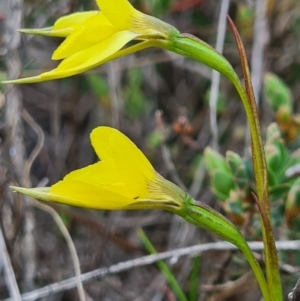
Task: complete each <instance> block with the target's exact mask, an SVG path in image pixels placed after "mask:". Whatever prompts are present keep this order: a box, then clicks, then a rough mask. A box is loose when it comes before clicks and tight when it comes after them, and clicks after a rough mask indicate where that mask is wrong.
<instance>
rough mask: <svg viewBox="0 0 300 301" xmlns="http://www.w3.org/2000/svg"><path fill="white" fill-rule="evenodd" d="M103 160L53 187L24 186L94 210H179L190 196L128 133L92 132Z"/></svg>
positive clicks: (45, 198) (25, 190)
mask: <svg viewBox="0 0 300 301" xmlns="http://www.w3.org/2000/svg"><path fill="white" fill-rule="evenodd" d="M91 142H92V145H93V147H94V149H95V151H96V153H97V155H98V156H99V158H100V160H101V161H99V162H97V163H95V164H93V165H90V166H87V167H85V168H82V169H79V170H75V171H73V172H71V173H70V174H68V175H67V176H66V177H65V178H64V179H63V180H62V181H60V182H58V183H56V184H54V185H53V186H51V187H44V188H42V187H38V188H22V187H15V186H13V187H12V189H13V190H14V191H18V192H21V193H23V194H26V195H29V196H31V197H34V198H36V199H39V200H43V201H52V202H59V203H63V204H67V205H73V206H79V207H87V208H93V209H107V210H117V209H165V210H169V211H173V212H176V211H178V210H180V209H181V207H182V206H183V203H184V201H186V200H189V199H190V197H189V196H188V195H187V194H186V193H185V192H183V191H182V190H181V189H180V188H179V187H177V186H176V185H175V184H173V183H171V182H169V181H168V180H166V179H164V178H163V177H162V176H161V175H159V174H158V173H157V172H156V171H155V170H154V168H153V167H152V165H151V164H150V162H149V161H148V160H147V158H146V157H145V156H144V155H143V153H142V152H141V151H140V150H139V149H138V148H137V147H136V146H135V144H134V143H133V142H132V141H130V140H129V139H128V138H127V137H126V136H125V135H123V134H122V133H121V132H119V131H118V130H116V129H113V128H110V127H103V126H102V127H98V128H96V129H94V130H93V131H92V133H91Z"/></svg>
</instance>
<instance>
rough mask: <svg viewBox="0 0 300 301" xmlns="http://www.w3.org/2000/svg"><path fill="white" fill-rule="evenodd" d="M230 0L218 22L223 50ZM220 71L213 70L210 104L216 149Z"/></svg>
mask: <svg viewBox="0 0 300 301" xmlns="http://www.w3.org/2000/svg"><path fill="white" fill-rule="evenodd" d="M229 4H230V0H222V2H221V9H220V15H219V22H218V31H217V42H216V50H217V51H218V52H220V53H222V52H223V48H224V39H225V33H226V23H227V22H226V16H227V13H228V9H229ZM219 86H220V73H219V72H218V71H216V70H213V71H212V80H211V93H210V98H209V106H210V129H211V133H212V147H213V149H215V150H218V149H219V143H218V140H219V139H218V136H219V134H218V124H217V99H218V95H219Z"/></svg>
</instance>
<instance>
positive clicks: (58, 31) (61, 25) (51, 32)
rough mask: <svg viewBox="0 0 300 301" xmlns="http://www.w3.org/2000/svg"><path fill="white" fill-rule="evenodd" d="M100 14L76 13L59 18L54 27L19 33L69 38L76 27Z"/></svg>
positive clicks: (30, 29) (32, 29) (26, 29)
mask: <svg viewBox="0 0 300 301" xmlns="http://www.w3.org/2000/svg"><path fill="white" fill-rule="evenodd" d="M97 14H99V11H89V12H81V13H74V14H71V15H68V16H64V17H61V18H59V19H58V20H57V21H56V22H55V24H54V26H53V27H45V28H22V29H19V30H18V31H19V32H21V33H27V34H34V35H41V36H48V37H62V38H64V37H67V36H68V35H69V34H71V33H72V32H73V31H74V29H75V28H76V27H79V26H80V24H81V23H82V22H84V21H86V20H87V19H88V18H90V17H93V16H95V15H97Z"/></svg>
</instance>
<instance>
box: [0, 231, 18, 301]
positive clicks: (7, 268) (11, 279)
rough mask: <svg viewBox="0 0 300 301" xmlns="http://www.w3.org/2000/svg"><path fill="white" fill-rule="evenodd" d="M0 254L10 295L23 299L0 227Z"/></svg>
mask: <svg viewBox="0 0 300 301" xmlns="http://www.w3.org/2000/svg"><path fill="white" fill-rule="evenodd" d="M0 256H1V258H2V263H3V266H4V272H5V275H6V277H5V282H6V285H7V287H8V290H9V293H10V296H11V297H12V298H13V300H14V301H21V300H22V298H21V294H20V291H19V288H18V284H17V281H16V276H15V273H14V270H13V267H12V265H11V262H10V258H9V254H8V252H7V248H6V245H5V240H4V237H3V232H2V229H1V228H0Z"/></svg>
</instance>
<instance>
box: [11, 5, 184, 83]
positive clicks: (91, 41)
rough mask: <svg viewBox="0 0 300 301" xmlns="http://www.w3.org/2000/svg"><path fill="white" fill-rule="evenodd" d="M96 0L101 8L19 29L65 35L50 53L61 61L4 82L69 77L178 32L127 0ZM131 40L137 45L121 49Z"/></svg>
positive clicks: (47, 34)
mask: <svg viewBox="0 0 300 301" xmlns="http://www.w3.org/2000/svg"><path fill="white" fill-rule="evenodd" d="M96 1H97V4H98V6H99V8H100V9H101V11H89V12H81V13H74V14H71V15H68V16H65V17H62V18H60V19H58V20H57V21H56V23H55V24H54V26H53V27H47V28H43V29H21V30H20V32H22V33H30V34H37V35H44V36H51V37H64V38H65V40H64V41H63V42H62V44H61V45H60V46H59V47H58V48H57V49H56V50H55V51H54V53H53V56H52V59H53V60H62V62H61V63H60V64H59V65H58V67H57V68H55V69H54V70H51V71H49V72H45V73H42V74H40V75H38V76H34V77H28V78H22V79H17V80H10V81H6V82H5V83H13V84H23V83H34V82H42V81H47V80H52V79H58V78H63V77H68V76H72V75H75V74H79V73H82V72H85V71H87V70H89V69H91V68H94V67H96V66H99V65H101V64H103V63H105V62H107V61H110V60H112V59H115V58H118V57H121V56H124V55H127V54H130V53H133V52H136V51H138V50H141V49H145V48H149V47H154V46H158V45H159V44H160V43H165V42H167V41H168V40H171V38H172V36H174V35H179V32H178V31H177V29H175V28H174V27H173V26H171V25H169V24H167V23H165V22H163V21H161V20H159V19H156V18H154V17H152V16H148V15H145V14H143V13H141V12H139V11H137V10H136V9H134V7H133V6H132V5H131V4H130V3H129V2H128V1H127V0H113V1H112V0H96ZM132 40H138V42H137V44H135V45H132V46H129V47H127V48H125V49H122V48H123V46H125V45H126V44H127V43H128V42H130V41H132Z"/></svg>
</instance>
